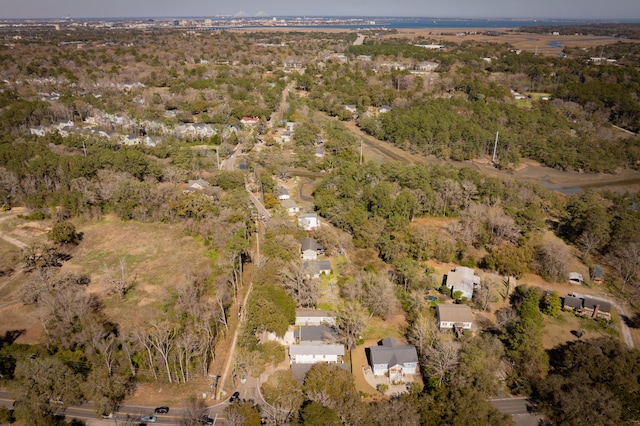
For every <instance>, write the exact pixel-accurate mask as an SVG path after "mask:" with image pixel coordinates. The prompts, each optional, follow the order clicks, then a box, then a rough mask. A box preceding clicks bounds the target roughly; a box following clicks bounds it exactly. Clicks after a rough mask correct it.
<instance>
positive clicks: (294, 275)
mask: <svg viewBox="0 0 640 426" xmlns="http://www.w3.org/2000/svg"><path fill="white" fill-rule="evenodd" d="M312 274H313V271H307V270H305V267H304V264H303V263H302V262H300V261H292V262H289V264H288V265H287V266H286V267H284V268H283V269H282V270H281V271H280V279H281V280H282V284H283V286H284V289H285V291H286V292H287V294H288V295H289V296H291V298H292V299H293V300H294V301H295V302H296V305H297V306H298V307H305V308H308V307H314V306H315V305H316V303H318V297H319V293H318V280H317V279H315V278H312Z"/></svg>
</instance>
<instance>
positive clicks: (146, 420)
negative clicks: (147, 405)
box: [140, 414, 158, 423]
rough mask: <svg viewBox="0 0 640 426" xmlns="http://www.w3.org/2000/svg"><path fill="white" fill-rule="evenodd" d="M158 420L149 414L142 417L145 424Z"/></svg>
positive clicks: (141, 419)
mask: <svg viewBox="0 0 640 426" xmlns="http://www.w3.org/2000/svg"><path fill="white" fill-rule="evenodd" d="M156 420H158V419H157V417H156V416H154V415H151V414H147V415H146V416H142V417H140V421H142V422H144V423H155V422H156Z"/></svg>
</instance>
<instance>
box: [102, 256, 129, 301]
mask: <svg viewBox="0 0 640 426" xmlns="http://www.w3.org/2000/svg"><path fill="white" fill-rule="evenodd" d="M102 273H103V274H104V276H103V279H102V281H103V285H104V286H105V287H106V288H107V290H108V291H109V293H116V294H118V295H120V297H124V296H125V295H126V294H127V292H128V291H129V290H130V289H131V284H130V283H129V280H128V275H127V258H126V257H125V256H121V257H120V258H118V264H117V265H116V266H114V267H109V266H108V265H107V264H106V263H104V264H103V265H102Z"/></svg>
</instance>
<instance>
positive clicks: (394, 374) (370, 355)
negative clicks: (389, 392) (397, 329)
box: [365, 337, 418, 382]
mask: <svg viewBox="0 0 640 426" xmlns="http://www.w3.org/2000/svg"><path fill="white" fill-rule="evenodd" d="M365 352H366V353H367V359H368V361H369V365H370V366H371V371H372V372H373V375H374V376H384V375H386V374H388V375H389V381H390V382H396V381H402V380H403V379H404V376H405V375H407V374H409V375H412V374H416V372H417V368H418V352H417V351H416V347H415V346H413V345H399V344H398V343H397V342H396V340H395V339H394V338H393V337H387V338H385V339H382V340H381V341H380V342H378V346H371V347H368V348H365Z"/></svg>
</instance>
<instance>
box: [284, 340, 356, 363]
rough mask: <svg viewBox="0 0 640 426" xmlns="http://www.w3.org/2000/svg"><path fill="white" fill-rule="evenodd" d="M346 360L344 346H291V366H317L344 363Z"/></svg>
mask: <svg viewBox="0 0 640 426" xmlns="http://www.w3.org/2000/svg"><path fill="white" fill-rule="evenodd" d="M343 360H344V345H340V344H334V345H317V344H315V345H314V344H300V345H291V346H289V363H290V364H315V363H317V362H328V363H333V364H338V363H342V362H343Z"/></svg>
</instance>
